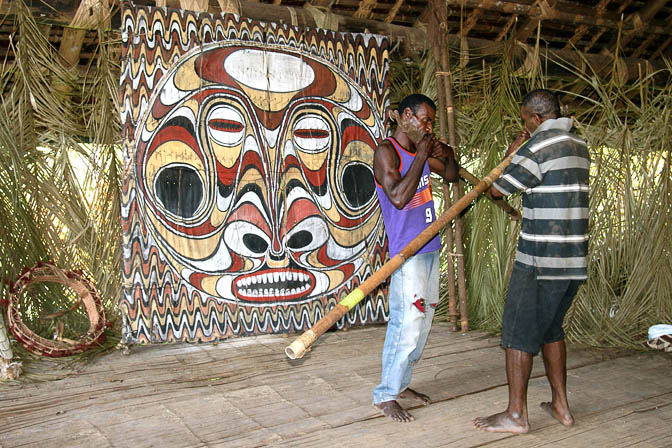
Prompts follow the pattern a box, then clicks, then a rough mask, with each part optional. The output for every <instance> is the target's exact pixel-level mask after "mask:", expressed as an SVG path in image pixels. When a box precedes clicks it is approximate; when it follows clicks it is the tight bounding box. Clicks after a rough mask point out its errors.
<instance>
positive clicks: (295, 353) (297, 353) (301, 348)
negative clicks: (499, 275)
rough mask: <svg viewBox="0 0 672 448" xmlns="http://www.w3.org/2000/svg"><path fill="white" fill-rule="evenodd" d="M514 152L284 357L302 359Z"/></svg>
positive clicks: (477, 192) (483, 186)
mask: <svg viewBox="0 0 672 448" xmlns="http://www.w3.org/2000/svg"><path fill="white" fill-rule="evenodd" d="M514 154H515V151H514V152H513V153H511V154H510V155H509V156H507V157H506V158H505V159H504V160H503V161H502V162H501V163H500V164H499V165H497V166H496V167H495V168H493V169H492V171H490V172H489V173H488V175H487V176H485V177H484V178H483V179H481V181H480V182H479V183H478V184H477V185H475V186H474V188H472V190H471V191H470V192H469V193H467V194H465V195H464V196H462V197H461V198H460V199H458V200H457V201H456V202H455V203H454V204H453V205H452V207H450V208H449V209H448V210H446V211H445V212H443V214H442V215H441V216H439V217H438V218H437V219H436V221H434V222H433V223H432V224H430V225H429V226H428V227H427V228H426V229H425V230H423V231H422V232H420V234H419V235H418V236H417V237H415V238H414V239H413V240H412V241H411V242H410V243H408V245H406V247H404V248H403V249H402V250H401V252H399V253H398V254H397V255H395V256H394V257H392V259H390V260H389V261H388V262H387V263H385V264H384V265H382V266H381V267H380V269H378V270H377V271H376V272H374V273H373V274H372V275H371V277H369V278H367V279H366V280H365V281H364V282H363V283H362V284H361V285H359V287H358V288H355V289H354V290H353V291H352V292H350V294H348V295H347V296H345V298H344V299H343V300H341V301H340V302H338V303H337V304H336V306H335V307H334V308H332V309H331V310H330V311H329V312H328V313H327V314H326V315H325V316H324V317H323V318H322V319H320V320H319V321H317V323H316V324H315V325H313V326H312V328H310V329H309V330H307V331H305V332H304V333H303V334H302V335H301V336H299V337H298V338H296V340H295V341H294V342H292V343H291V344H290V345H289V346H287V348H285V354H286V355H287V357H288V358H290V359H297V358H303V355H304V354H305V353H306V349H308V348H309V347H310V346H311V345H313V342H315V341H316V340H317V338H319V337H320V336H322V334H323V333H324V332H325V331H327V330H328V329H329V328H330V327H331V326H332V325H334V323H336V321H338V320H339V319H340V318H341V317H343V316H344V315H345V314H346V313H347V312H348V311H350V310H351V309H352V308H353V307H354V306H355V305H357V304H358V303H359V302H360V301H362V299H364V297H366V296H367V295H368V294H369V293H370V292H371V291H373V289H374V288H376V287H377V286H378V285H380V284H381V283H382V282H383V281H385V279H386V278H387V277H389V276H390V275H392V273H393V272H394V271H396V270H397V269H398V268H399V266H401V265H402V264H403V263H404V261H406V260H407V259H409V258H410V257H411V256H413V255H414V254H415V253H416V252H417V251H418V250H420V248H422V246H424V245H425V244H426V243H427V242H428V241H429V240H430V239H432V238H433V237H434V235H436V234H437V233H439V231H440V230H441V229H442V228H443V227H445V226H446V225H448V224H449V223H450V221H452V220H453V219H454V218H455V217H456V216H457V215H458V214H459V213H460V212H461V211H462V210H463V209H464V208H465V207H466V206H467V205H469V203H470V202H471V201H473V200H474V199H476V198H477V197H478V195H480V194H481V193H483V192H484V191H485V190H487V189H488V188H489V187H490V185H492V183H493V182H494V181H495V180H496V179H497V178H498V177H499V176H501V175H502V172H503V171H504V169H505V168H506V167H507V166H508V165H509V163H511V159H512V158H513V155H514Z"/></svg>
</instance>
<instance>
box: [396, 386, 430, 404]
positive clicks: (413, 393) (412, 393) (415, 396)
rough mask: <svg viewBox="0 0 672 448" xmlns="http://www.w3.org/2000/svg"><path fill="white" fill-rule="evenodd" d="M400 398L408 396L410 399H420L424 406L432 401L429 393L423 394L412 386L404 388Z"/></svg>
mask: <svg viewBox="0 0 672 448" xmlns="http://www.w3.org/2000/svg"><path fill="white" fill-rule="evenodd" d="M399 398H408V399H409V400H415V401H419V402H420V403H422V405H423V406H427V405H428V404H429V403H431V402H432V401H431V400H430V399H429V397H428V396H427V395H425V394H421V393H420V392H418V391H415V390H413V389H411V388H410V387H407V388H406V389H404V391H403V392H402V393H400V394H399Z"/></svg>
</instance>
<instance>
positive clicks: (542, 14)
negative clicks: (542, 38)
mask: <svg viewBox="0 0 672 448" xmlns="http://www.w3.org/2000/svg"><path fill="white" fill-rule="evenodd" d="M557 3H558V0H536V1H535V2H534V3H533V4H532V7H531V8H530V15H529V16H528V18H527V20H525V21H524V22H523V23H522V24H521V25H520V26H519V27H518V30H517V31H516V33H515V35H514V39H516V40H519V41H521V42H525V41H527V38H528V37H530V36H531V35H532V33H534V32H535V31H536V30H537V28H539V24H540V23H541V22H542V20H544V19H547V18H553V17H554V14H555V5H557Z"/></svg>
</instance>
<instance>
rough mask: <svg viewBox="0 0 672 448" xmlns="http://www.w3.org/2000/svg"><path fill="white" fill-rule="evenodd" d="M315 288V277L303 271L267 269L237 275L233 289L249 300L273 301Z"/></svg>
mask: <svg viewBox="0 0 672 448" xmlns="http://www.w3.org/2000/svg"><path fill="white" fill-rule="evenodd" d="M314 288H315V277H314V276H313V275H312V274H310V273H308V272H305V271H296V270H291V269H289V270H287V269H267V270H265V271H263V272H256V273H254V274H250V275H245V276H242V277H239V278H238V279H236V281H235V286H234V291H235V294H236V296H237V297H238V298H240V299H241V300H246V301H249V302H275V301H283V300H293V299H298V298H300V297H303V296H307V295H309V294H310V292H311V291H312V290H313V289H314Z"/></svg>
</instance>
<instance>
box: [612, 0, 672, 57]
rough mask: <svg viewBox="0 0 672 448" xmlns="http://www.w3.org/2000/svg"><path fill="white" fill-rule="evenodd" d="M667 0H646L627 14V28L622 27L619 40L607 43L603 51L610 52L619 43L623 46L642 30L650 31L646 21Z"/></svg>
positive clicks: (648, 20)
mask: <svg viewBox="0 0 672 448" xmlns="http://www.w3.org/2000/svg"><path fill="white" fill-rule="evenodd" d="M666 3H667V0H650V1H648V2H646V5H645V6H644V7H643V8H642V9H640V10H639V11H637V12H635V13H634V14H632V15H630V16H628V18H627V19H626V20H625V23H628V24H631V27H630V26H629V27H628V28H627V29H624V30H623V32H622V33H621V36H620V40H617V39H614V40H613V41H612V42H611V43H610V44H609V45H607V46H606V47H605V48H604V49H603V51H604V52H607V53H611V52H613V51H614V50H616V46H617V45H620V46H621V48H623V47H624V46H625V45H627V44H628V43H630V41H631V40H632V39H634V38H635V37H637V36H639V35H640V34H642V33H643V32H644V31H648V32H649V33H650V29H649V28H650V27H649V24H648V22H650V21H651V20H652V19H653V17H654V16H655V15H656V13H658V11H660V10H661V9H662V8H663V7H664V6H665V4H666Z"/></svg>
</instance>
